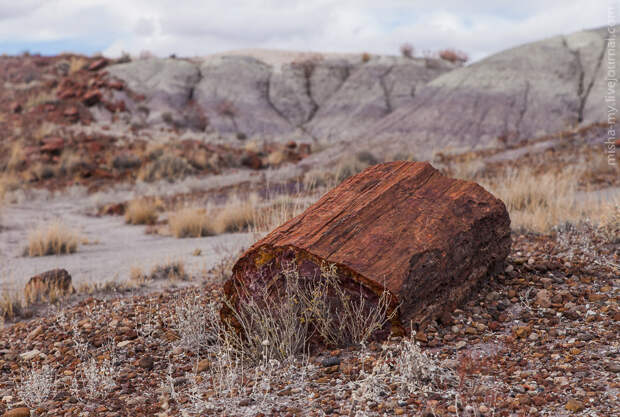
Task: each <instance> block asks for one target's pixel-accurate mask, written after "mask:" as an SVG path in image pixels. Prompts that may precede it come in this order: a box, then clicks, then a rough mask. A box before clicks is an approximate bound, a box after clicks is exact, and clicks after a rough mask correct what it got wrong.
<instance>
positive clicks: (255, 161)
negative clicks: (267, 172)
mask: <svg viewBox="0 0 620 417" xmlns="http://www.w3.org/2000/svg"><path fill="white" fill-rule="evenodd" d="M241 165H243V166H244V167H247V168H250V169H261V168H262V167H263V161H262V160H261V159H260V158H259V157H258V155H256V154H254V153H251V154H249V155H246V156H244V157H243V158H242V159H241Z"/></svg>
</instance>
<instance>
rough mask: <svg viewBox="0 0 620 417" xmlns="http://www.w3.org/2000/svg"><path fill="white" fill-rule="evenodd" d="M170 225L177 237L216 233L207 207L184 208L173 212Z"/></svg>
mask: <svg viewBox="0 0 620 417" xmlns="http://www.w3.org/2000/svg"><path fill="white" fill-rule="evenodd" d="M168 226H169V228H170V232H171V233H172V235H173V236H175V237H177V238H185V237H203V236H211V235H213V234H215V232H214V230H213V227H212V225H211V222H210V221H209V218H208V217H207V212H206V210H205V209H200V208H196V207H188V208H183V209H181V210H179V211H177V212H175V213H171V214H170V215H169V218H168Z"/></svg>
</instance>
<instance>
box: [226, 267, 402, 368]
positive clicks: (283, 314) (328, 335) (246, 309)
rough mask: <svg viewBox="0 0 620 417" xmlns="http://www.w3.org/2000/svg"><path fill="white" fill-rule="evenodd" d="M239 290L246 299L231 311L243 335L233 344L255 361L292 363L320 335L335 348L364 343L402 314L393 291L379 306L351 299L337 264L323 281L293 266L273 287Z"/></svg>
mask: <svg viewBox="0 0 620 417" xmlns="http://www.w3.org/2000/svg"><path fill="white" fill-rule="evenodd" d="M236 291H237V296H238V297H239V299H240V300H241V301H240V302H239V303H238V304H237V307H234V306H233V305H232V304H228V307H229V309H231V311H232V314H233V316H234V318H235V320H236V322H237V323H239V325H240V328H241V333H240V334H239V335H238V336H237V338H236V339H233V340H232V342H233V345H234V346H236V349H237V350H238V351H239V352H243V354H244V355H247V356H249V357H250V358H251V359H252V360H260V359H265V358H267V359H278V360H287V359H291V358H293V357H294V356H295V355H297V354H299V353H302V352H304V351H307V349H308V348H309V343H310V339H311V337H313V335H315V334H316V335H318V336H319V337H320V338H321V340H322V342H323V343H325V344H327V345H329V346H340V347H342V346H349V345H353V344H364V343H366V342H367V341H368V340H369V339H370V338H371V337H372V336H373V335H374V334H375V332H376V331H378V330H381V329H383V328H384V326H385V325H386V323H387V322H388V321H389V320H390V319H391V318H392V317H393V316H394V314H396V309H391V308H390V306H391V304H390V303H391V296H390V295H389V293H388V292H387V291H385V292H384V293H383V294H382V295H380V296H379V297H378V300H377V302H376V303H375V304H371V303H369V302H368V301H366V300H365V299H364V298H362V297H361V296H360V297H359V298H358V297H351V295H350V294H349V293H348V292H347V291H345V290H344V289H343V287H342V285H341V282H340V280H339V278H338V276H337V272H336V268H335V266H333V265H324V266H323V267H322V268H321V276H320V277H319V278H317V277H314V276H312V277H305V276H302V275H300V273H299V272H298V270H297V269H296V268H295V267H294V266H290V267H288V268H285V269H284V270H283V271H282V272H281V273H280V275H279V276H278V277H277V278H275V279H274V281H273V284H272V285H270V286H258V288H252V291H251V292H250V291H249V289H247V288H245V287H243V286H242V287H236Z"/></svg>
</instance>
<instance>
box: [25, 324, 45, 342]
mask: <svg viewBox="0 0 620 417" xmlns="http://www.w3.org/2000/svg"><path fill="white" fill-rule="evenodd" d="M42 331H43V326H42V325H39V326H38V327H37V328H36V329H34V330H33V331H31V332H30V333H28V336H26V342H30V341H31V340H33V339H34V338H35V337H37V336H38V335H40V334H41V332H42Z"/></svg>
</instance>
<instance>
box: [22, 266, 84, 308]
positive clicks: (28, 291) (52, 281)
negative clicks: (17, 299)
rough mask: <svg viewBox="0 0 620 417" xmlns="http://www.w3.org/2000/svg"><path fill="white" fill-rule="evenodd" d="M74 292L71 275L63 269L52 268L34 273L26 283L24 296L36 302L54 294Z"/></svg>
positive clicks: (61, 294)
mask: <svg viewBox="0 0 620 417" xmlns="http://www.w3.org/2000/svg"><path fill="white" fill-rule="evenodd" d="M73 292H75V290H74V289H73V285H71V275H69V273H68V272H67V271H66V270H65V269H52V270H50V271H46V272H43V273H42V274H39V275H35V276H33V277H32V278H30V280H29V281H28V283H27V284H26V287H25V288H24V296H25V297H26V300H28V301H29V302H36V301H39V300H40V299H43V298H47V297H49V296H50V295H52V294H54V295H56V296H63V295H66V294H72V293H73Z"/></svg>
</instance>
